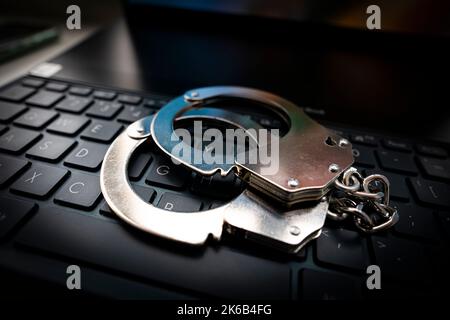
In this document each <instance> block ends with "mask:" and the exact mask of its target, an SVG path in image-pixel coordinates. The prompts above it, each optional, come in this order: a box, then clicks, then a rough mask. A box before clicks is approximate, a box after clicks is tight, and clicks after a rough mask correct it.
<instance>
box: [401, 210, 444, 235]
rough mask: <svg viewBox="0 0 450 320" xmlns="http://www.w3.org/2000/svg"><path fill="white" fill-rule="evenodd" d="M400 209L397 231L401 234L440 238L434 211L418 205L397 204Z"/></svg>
mask: <svg viewBox="0 0 450 320" xmlns="http://www.w3.org/2000/svg"><path fill="white" fill-rule="evenodd" d="M394 206H395V207H397V209H398V210H399V211H398V212H399V215H400V220H399V221H398V222H397V224H396V225H395V227H394V228H395V231H397V232H398V233H400V234H404V235H408V236H414V237H420V238H425V239H429V240H437V239H439V230H438V226H437V223H436V219H435V218H434V215H433V211H431V210H430V209H425V208H421V207H418V206H417V205H411V204H408V205H405V204H395V205H394Z"/></svg>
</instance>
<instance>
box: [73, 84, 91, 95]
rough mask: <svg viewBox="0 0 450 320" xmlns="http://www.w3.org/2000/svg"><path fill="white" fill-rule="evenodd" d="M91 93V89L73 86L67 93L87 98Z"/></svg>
mask: <svg viewBox="0 0 450 320" xmlns="http://www.w3.org/2000/svg"><path fill="white" fill-rule="evenodd" d="M91 92H92V89H91V88H88V87H79V86H73V87H71V88H70V90H69V93H71V94H74V95H77V96H88V95H90V94H91Z"/></svg>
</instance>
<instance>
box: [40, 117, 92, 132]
mask: <svg viewBox="0 0 450 320" xmlns="http://www.w3.org/2000/svg"><path fill="white" fill-rule="evenodd" d="M89 121H90V120H89V119H88V118H85V117H81V116H73V115H69V114H61V115H60V116H59V118H58V119H56V120H55V121H53V122H52V123H51V124H50V125H49V126H48V127H47V131H49V132H53V133H59V134H65V135H69V136H72V135H75V134H77V133H78V132H79V131H80V130H81V129H82V128H84V127H85V126H86V125H87V124H88V123H89Z"/></svg>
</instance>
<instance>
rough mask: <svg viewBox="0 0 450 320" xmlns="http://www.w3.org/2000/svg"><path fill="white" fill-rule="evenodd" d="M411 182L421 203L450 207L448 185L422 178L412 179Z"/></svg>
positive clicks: (449, 188) (449, 189)
mask: <svg viewBox="0 0 450 320" xmlns="http://www.w3.org/2000/svg"><path fill="white" fill-rule="evenodd" d="M409 182H410V184H411V186H412V188H413V190H414V193H415V195H416V197H417V199H418V200H419V201H420V202H421V203H424V204H428V205H438V206H444V207H450V197H449V194H450V187H449V186H448V185H447V184H444V183H440V182H435V181H430V180H425V179H420V178H410V179H409Z"/></svg>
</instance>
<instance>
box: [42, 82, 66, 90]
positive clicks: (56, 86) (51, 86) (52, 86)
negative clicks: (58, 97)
mask: <svg viewBox="0 0 450 320" xmlns="http://www.w3.org/2000/svg"><path fill="white" fill-rule="evenodd" d="M68 87H69V86H68V85H67V84H65V83H61V82H50V83H48V84H47V85H46V86H45V88H46V89H47V90H50V91H57V92H64V91H66V90H67V88H68Z"/></svg>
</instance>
